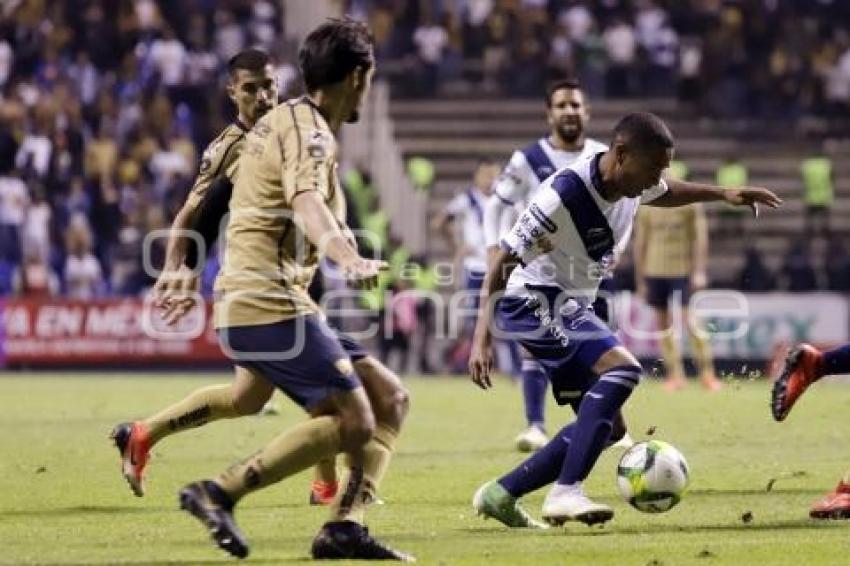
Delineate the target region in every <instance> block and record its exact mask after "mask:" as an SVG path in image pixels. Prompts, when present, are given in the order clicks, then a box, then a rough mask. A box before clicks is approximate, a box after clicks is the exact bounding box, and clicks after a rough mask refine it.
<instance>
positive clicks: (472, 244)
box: [446, 186, 487, 273]
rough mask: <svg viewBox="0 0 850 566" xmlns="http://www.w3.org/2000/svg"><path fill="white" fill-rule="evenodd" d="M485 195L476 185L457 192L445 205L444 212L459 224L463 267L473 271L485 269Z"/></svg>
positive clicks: (477, 271) (482, 271)
mask: <svg viewBox="0 0 850 566" xmlns="http://www.w3.org/2000/svg"><path fill="white" fill-rule="evenodd" d="M486 198H487V197H486V196H485V195H484V194H483V193H482V192H481V191H480V190H478V188H476V187H474V186H473V187H469V188H468V189H466V190H465V191H463V192H460V193H458V194H457V195H455V197H454V198H453V199H452V200H450V201H449V203H448V204H447V205H446V214H448V215H449V216H451V217H452V218H454V219H455V221H456V222H458V223H459V226H460V238H461V241H462V243H463V245H464V246H466V249H467V251H466V254H465V255H464V258H463V267H464V268H465V269H466V270H467V271H471V272H473V273H485V272H486V271H487V249H486V247H485V246H484V201H485V199H486Z"/></svg>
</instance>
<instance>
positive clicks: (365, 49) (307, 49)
mask: <svg viewBox="0 0 850 566" xmlns="http://www.w3.org/2000/svg"><path fill="white" fill-rule="evenodd" d="M373 44H374V39H373V38H372V33H371V32H370V31H369V27H368V26H367V25H366V24H365V23H363V22H360V21H358V20H354V19H352V18H344V19H341V20H339V19H329V20H327V21H326V22H325V23H323V24H322V25H320V26H319V27H317V28H316V29H314V30H313V31H311V32H310V34H309V35H308V36H307V37H306V39H304V43H302V44H301V49H300V50H299V51H298V66H299V67H300V68H301V75H302V76H303V78H304V86H305V87H306V88H307V92H315V91H316V90H318V89H320V88H322V87H324V86H329V85H333V84H336V83H338V82H340V81H341V80H343V79H344V78H345V77H347V76H348V75H349V74H350V73H351V72H352V71H353V70H354V69H356V68H358V67H362V68H363V69H364V70H365V69H368V68H369V67H371V66H372V65H373V63H374V55H373V52H372V46H373Z"/></svg>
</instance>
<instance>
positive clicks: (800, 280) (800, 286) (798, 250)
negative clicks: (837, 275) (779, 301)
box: [782, 239, 818, 292]
mask: <svg viewBox="0 0 850 566" xmlns="http://www.w3.org/2000/svg"><path fill="white" fill-rule="evenodd" d="M782 276H783V278H784V279H785V288H786V289H787V290H788V291H792V292H806V291H817V289H818V280H817V274H816V273H815V268H814V266H813V265H812V256H811V248H810V246H809V242H808V241H807V240H804V239H794V240H792V241H791V242H789V245H788V252H787V253H786V254H785V260H784V261H783V263H782Z"/></svg>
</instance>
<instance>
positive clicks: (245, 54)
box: [112, 49, 375, 503]
mask: <svg viewBox="0 0 850 566" xmlns="http://www.w3.org/2000/svg"><path fill="white" fill-rule="evenodd" d="M227 67H228V82H227V93H228V96H229V98H230V100H231V101H232V102H233V104H234V106H235V107H236V110H237V116H236V119H235V120H234V122H233V123H231V124H230V125H228V126H227V127H226V128H225V129H224V130H222V132H221V133H220V134H219V135H218V136H217V137H216V138H215V139H214V140H213V141H212V142H211V143H210V144H209V145H208V146H207V148H206V150H205V151H204V153H203V156H202V158H201V165H200V169H199V171H198V176H197V178H196V180H195V183H194V185H193V186H192V189H191V191H190V192H189V195H188V196H187V198H186V202H185V203H184V204H183V207H182V208H181V209H180V211H179V212H178V213H177V215H176V216H175V218H174V222H173V223H172V226H171V231H170V233H169V237H168V243H167V246H166V259H165V262H164V265H163V269H162V271H161V273H160V275H159V277H158V279H157V281H156V283H155V284H154V296H155V297H156V304H157V305H158V306H159V307H162V308H163V309H164V311H165V318H166V320H167V321H168V322H170V323H176V322H177V321H178V320H179V319H180V318H181V317H182V316H183V315H185V314H186V313H187V312H188V310H189V309H190V308H191V307H192V305H193V304H194V297H193V294H194V292H195V291H196V290H197V287H198V277H199V274H200V268H199V266H200V265H201V264H200V263H199V262H200V261H202V260H203V258H199V257H198V255H199V254H203V252H204V249H200V248H206V247H207V246H208V245H210V243H211V242H212V241H214V239H215V236H216V235H217V233H218V229H219V225H220V224H221V221H222V219H223V218H224V217H225V215H226V213H227V209H228V204H229V201H230V193H231V191H232V188H233V186H232V180H233V179H234V178H235V175H236V171H237V164H238V159H239V156H240V155H241V154H242V149H243V147H244V143H245V135H246V134H247V132H248V131H249V130H250V129H251V128H252V127H253V126H254V124H255V123H256V122H257V120H259V119H260V117H262V116H263V115H265V114H266V113H267V112H268V111H269V110H271V109H272V108H273V107H274V106H275V105H276V104H277V102H278V89H277V84H276V82H275V79H274V69H273V68H272V65H271V62H270V60H269V57H268V55H267V54H266V53H265V52H263V51H261V50H258V49H246V50H243V51H241V52H239V53H237V54H236V55H234V56H233V57H232V58H231V59H230V61H229V62H228V66H227ZM198 240H201V241H202V243H203V245H200V244H199V243H198ZM361 365H367V364H361ZM361 371H362V369H361ZM365 371H375V370H374V369H372V365H369V367H368V368H366V370H365ZM272 392H273V389H272V388H270V387H266V388H262V387H258V386H253V387H245V386H243V385H242V381H241V380H240V379H239V375H238V372H237V379H236V380H235V382H234V384H233V385H221V386H213V387H210V388H204V389H202V390H201V391H199V392H195V393H194V394H193V395H192V396H190V398H189V399H187V400H186V401H189V402H188V403H186V402H185V401H181V402H180V403H178V404H177V405H175V406H173V407H169V408H167V409H165V410H164V411H162V412H160V413H157V414H155V415H153V416H151V417H150V418H148V419H145V420H142V421H138V422H136V423H122V424H120V425H118V426H116V427H115V429H114V430H113V433H112V436H113V438H114V439H115V441H116V444H117V446H118V448H119V451H120V452H121V454H122V471H123V473H124V476H125V478H126V479H127V482H128V483H129V485H130V487H131V489H132V490H133V492H134V493H135V494H136V495H137V496H142V495H144V481H143V480H144V478H143V472H144V469H145V466H146V463H147V461H148V453H149V451H150V449H151V447H152V446H153V445H154V444H155V443H156V442H158V441H160V440H162V439H163V438H165V437H166V436H168V435H170V434H172V433H175V432H180V431H182V430H186V429H187V428H191V427H196V426H200V425H202V424H205V423H206V422H209V421H210V420H214V419H216V418H230V417H238V416H242V415H252V414H256V413H257V412H259V411H260V410H261V408H262V407H263V406H264V405H265V404H266V403H267V402H268V400H269V398H270V397H271V395H272ZM199 398H200V399H206V400H207V404H206V405H205V406H206V407H207V409H204V410H202V411H198V406H197V403H196V401H197V399H199ZM181 411H182V412H181ZM178 413H179V414H178ZM133 462H135V464H133ZM336 490H337V479H336V464H335V459H329V460H326V461H323V462H321V463H320V464H319V465H317V467H316V479H315V480H314V481H313V485H312V489H311V493H310V501H311V502H313V503H330V501H331V500H332V499H333V497H334V495H335V494H336Z"/></svg>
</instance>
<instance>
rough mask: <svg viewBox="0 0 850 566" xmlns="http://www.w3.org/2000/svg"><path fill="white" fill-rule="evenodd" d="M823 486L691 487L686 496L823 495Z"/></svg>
mask: <svg viewBox="0 0 850 566" xmlns="http://www.w3.org/2000/svg"><path fill="white" fill-rule="evenodd" d="M824 489H825V488H823V487H820V488H804V487H782V486H781V485H780V486H775V487H774V488H773V489H772V490H770V491H767V489H766V488H765V487H762V488H753V489H712V488H709V489H689V490H688V492H687V494H685V497H686V498H688V497H693V496H695V495H696V496H706V495H707V496H711V497H714V496H717V495H734V496H741V495H780V494H784V495H788V494H799V495H814V496H819V495H823V492H824Z"/></svg>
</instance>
